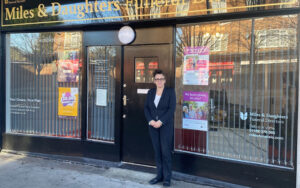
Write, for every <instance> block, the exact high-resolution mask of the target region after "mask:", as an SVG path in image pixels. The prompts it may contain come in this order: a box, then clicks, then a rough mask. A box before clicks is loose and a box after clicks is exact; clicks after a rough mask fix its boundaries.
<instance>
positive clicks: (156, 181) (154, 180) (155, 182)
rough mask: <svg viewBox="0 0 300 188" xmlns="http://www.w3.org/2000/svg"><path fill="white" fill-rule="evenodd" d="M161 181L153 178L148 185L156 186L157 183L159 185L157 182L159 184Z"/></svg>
mask: <svg viewBox="0 0 300 188" xmlns="http://www.w3.org/2000/svg"><path fill="white" fill-rule="evenodd" d="M161 181H162V179H159V178H153V179H152V180H150V181H149V183H150V184H151V185H153V184H157V183H159V182H161Z"/></svg>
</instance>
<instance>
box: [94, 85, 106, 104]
mask: <svg viewBox="0 0 300 188" xmlns="http://www.w3.org/2000/svg"><path fill="white" fill-rule="evenodd" d="M96 105H97V106H107V90H106V89H97V90H96Z"/></svg>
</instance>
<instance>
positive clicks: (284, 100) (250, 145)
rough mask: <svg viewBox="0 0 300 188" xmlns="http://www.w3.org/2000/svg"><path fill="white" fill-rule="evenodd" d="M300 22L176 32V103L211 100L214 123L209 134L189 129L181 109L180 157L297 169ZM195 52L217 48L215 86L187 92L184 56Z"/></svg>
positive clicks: (263, 21) (277, 20) (212, 59)
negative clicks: (192, 96)
mask: <svg viewBox="0 0 300 188" xmlns="http://www.w3.org/2000/svg"><path fill="white" fill-rule="evenodd" d="M297 20H298V15H287V16H278V17H266V18H259V19H249V20H241V21H233V22H222V23H219V22H218V23H210V24H193V25H192V24H190V25H182V26H178V27H177V36H176V49H177V58H176V93H177V97H178V98H181V97H180V96H182V93H183V92H184V91H196V92H206V93H208V95H209V101H208V106H209V108H208V112H209V116H208V118H207V119H206V121H207V124H208V129H207V131H199V130H196V129H194V130H192V129H185V128H183V127H182V118H183V115H182V114H183V107H182V105H177V109H176V116H175V118H176V121H175V122H176V125H175V149H176V150H180V151H184V152H192V153H195V154H201V155H210V156H216V157H221V158H228V159H234V160H241V161H248V162H254V163H262V164H266V165H276V166H280V167H287V168H294V165H295V164H294V156H295V149H294V148H295V143H294V133H295V132H294V129H295V125H296V124H297V122H296V120H297V119H296V106H295V105H296V104H297V101H296V99H297V95H296V91H297V87H298V83H297V80H298V62H299V60H298V54H297V37H296V36H297V28H298V26H297ZM216 38H217V40H216ZM196 46H206V47H209V48H210V54H209V84H208V85H198V86H196V85H183V81H182V77H183V75H182V74H184V73H183V70H182V69H183V64H184V62H183V59H184V58H183V56H184V54H183V49H184V47H196ZM181 102H182V101H181Z"/></svg>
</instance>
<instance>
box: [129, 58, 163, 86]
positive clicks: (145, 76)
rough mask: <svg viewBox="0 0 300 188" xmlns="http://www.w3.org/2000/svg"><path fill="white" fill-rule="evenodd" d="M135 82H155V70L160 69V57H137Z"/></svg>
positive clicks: (135, 61)
mask: <svg viewBox="0 0 300 188" xmlns="http://www.w3.org/2000/svg"><path fill="white" fill-rule="evenodd" d="M134 63H135V83H153V75H152V74H153V72H154V70H155V69H158V57H136V58H135V59H134Z"/></svg>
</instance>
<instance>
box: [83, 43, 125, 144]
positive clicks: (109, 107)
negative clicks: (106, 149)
mask: <svg viewBox="0 0 300 188" xmlns="http://www.w3.org/2000/svg"><path fill="white" fill-rule="evenodd" d="M118 57H120V47H115V46H90V47H88V133H87V134H88V138H89V139H95V140H101V141H106V142H114V135H115V134H114V130H115V118H116V117H115V98H116V96H115V94H116V93H115V88H116V64H117V63H118V60H119V59H120V58H118Z"/></svg>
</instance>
